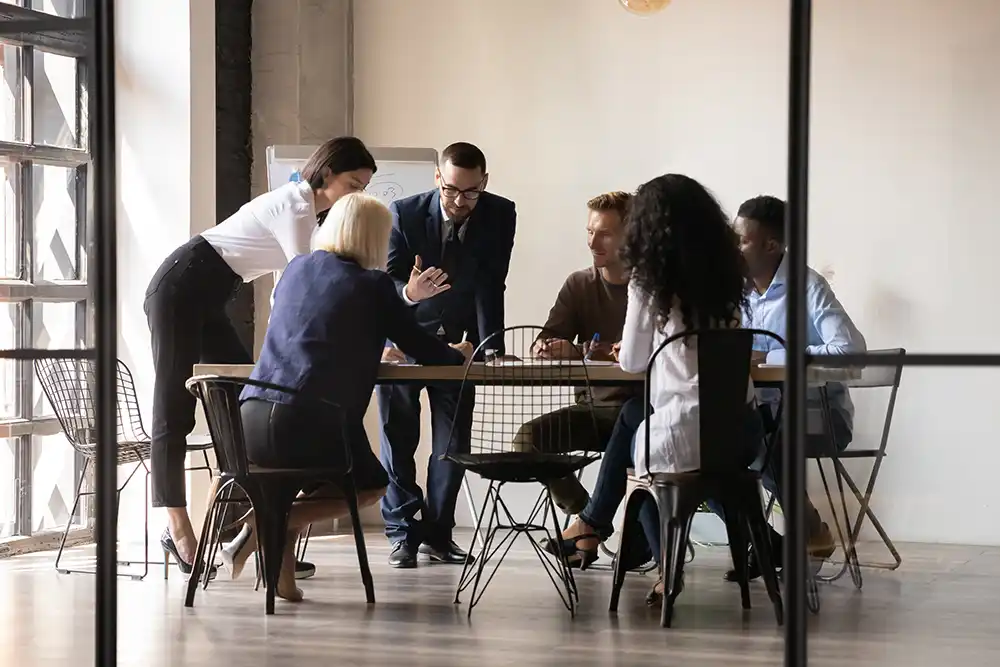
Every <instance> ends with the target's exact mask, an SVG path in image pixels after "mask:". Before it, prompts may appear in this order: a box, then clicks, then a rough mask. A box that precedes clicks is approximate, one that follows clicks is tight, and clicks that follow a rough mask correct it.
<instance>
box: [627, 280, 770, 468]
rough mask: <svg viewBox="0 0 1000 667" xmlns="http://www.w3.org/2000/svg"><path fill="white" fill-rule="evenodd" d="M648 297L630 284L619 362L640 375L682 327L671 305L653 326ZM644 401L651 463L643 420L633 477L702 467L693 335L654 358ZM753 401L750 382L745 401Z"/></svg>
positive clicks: (676, 342)
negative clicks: (646, 402) (662, 322)
mask: <svg viewBox="0 0 1000 667" xmlns="http://www.w3.org/2000/svg"><path fill="white" fill-rule="evenodd" d="M654 320H655V315H654V314H653V309H652V307H651V304H650V298H649V297H648V296H647V295H646V294H645V293H643V292H642V291H641V290H640V289H639V288H638V287H637V286H636V284H635V283H634V282H630V283H629V286H628V305H627V307H626V310H625V328H624V330H623V331H622V346H621V350H620V352H619V355H618V358H619V364H620V365H621V367H622V370H624V371H625V372H627V373H645V372H646V366H647V365H648V364H649V358H650V357H651V356H652V354H653V352H654V351H655V350H656V349H657V348H659V346H660V345H661V344H662V343H663V341H665V340H666V339H667V338H669V337H670V336H673V335H674V334H678V333H680V332H682V331H684V330H685V329H686V327H685V326H684V320H683V316H682V315H681V312H680V308H679V307H678V306H676V305H675V306H674V307H673V308H671V309H670V317H669V318H668V320H667V322H666V324H665V325H664V327H663V328H662V329H660V328H659V327H657V326H656V323H655V321H654ZM654 364H655V365H654V367H653V373H652V380H651V386H650V395H649V400H650V404H651V407H652V410H653V414H652V415H650V417H649V435H650V446H649V456H650V461H649V462H648V464H647V461H646V422H645V421H644V422H643V423H642V424H640V425H639V430H638V431H637V432H636V435H635V442H634V447H635V450H634V452H633V454H634V459H633V460H634V461H635V471H636V474H638V475H645V474H647V473H670V472H686V471H689V470H698V469H699V468H700V467H701V451H700V447H701V445H700V432H701V425H700V423H699V410H698V407H699V402H698V348H697V339H696V338H693V337H692V338H688V339H681V340H677V341H674V342H673V343H671V344H670V345H668V346H667V347H665V348H664V349H663V351H662V352H660V353H659V354H658V355H657V356H656V361H655V362H654ZM752 400H753V382H752V381H751V382H750V383H749V384H748V386H747V402H748V403H749V402H750V401H752Z"/></svg>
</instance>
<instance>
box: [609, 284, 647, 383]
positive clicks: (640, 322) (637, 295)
mask: <svg viewBox="0 0 1000 667" xmlns="http://www.w3.org/2000/svg"><path fill="white" fill-rule="evenodd" d="M653 331H654V329H653V314H652V312H651V311H650V308H649V303H648V299H647V298H646V296H645V295H644V294H643V293H642V290H640V289H639V287H638V286H637V285H636V284H635V283H634V282H630V283H629V284H628V305H627V306H626V308H625V327H624V328H623V329H622V344H621V349H620V350H619V351H618V365H619V366H621V368H622V370H623V371H625V372H626V373H645V372H646V366H647V365H648V364H649V357H650V356H651V355H652V354H653Z"/></svg>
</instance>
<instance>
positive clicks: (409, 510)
mask: <svg viewBox="0 0 1000 667" xmlns="http://www.w3.org/2000/svg"><path fill="white" fill-rule="evenodd" d="M434 180H435V182H436V184H437V188H436V189H434V190H431V191H430V192H425V193H423V194H418V195H414V196H412V197H407V198H405V199H399V200H397V201H395V202H393V203H392V206H391V207H390V208H391V210H392V216H393V226H392V235H391V237H390V239H389V263H388V267H387V270H388V273H389V275H391V276H392V277H393V279H394V280H395V281H396V285H397V287H398V289H399V294H400V296H401V297H402V298H403V300H404V301H406V303H408V304H410V305H411V306H413V308H414V310H415V314H416V317H417V321H418V322H419V323H420V324H421V326H423V327H425V328H426V329H428V330H429V331H432V332H434V333H436V334H437V335H438V336H439V337H441V338H442V339H443V340H444V341H445V342H448V343H458V342H461V341H462V340H463V339H465V340H468V341H469V342H470V343H472V344H473V345H474V346H478V345H479V343H480V342H481V341H483V340H485V339H486V338H487V337H488V336H489V335H490V334H492V333H494V332H497V331H501V330H502V329H503V328H504V291H505V289H506V280H507V270H508V267H509V266H510V253H511V249H512V248H513V246H514V226H515V220H516V213H515V211H514V202H512V201H510V200H508V199H504V198H503V197H499V196H497V195H495V194H492V193H489V192H486V184H487V182H488V181H489V174H487V172H486V157H485V156H484V155H483V152H482V151H481V150H479V149H478V148H477V147H475V146H473V145H472V144H468V143H464V142H460V143H455V144H452V145H450V146H448V147H447V148H446V149H444V151H443V152H442V153H441V158H440V160H439V163H438V168H437V170H436V172H435V175H434ZM499 338H502V337H499ZM496 347H497V349H496V350H495V352H496V354H497V355H502V354H503V353H504V350H503V341H502V340H500V341H499V342H498V344H497V346H496ZM398 355H399V353H398V351H396V350H395V349H394V348H393V347H392V346H389V347H387V348H386V353H385V355H384V356H383V359H384V360H392V359H394V358H395V357H397V356H398ZM423 388H424V387H423V386H421V385H417V384H407V385H383V386H379V387H378V389H377V395H378V409H379V416H380V419H381V422H382V428H381V450H382V451H381V458H382V465H383V466H384V467H385V469H386V471H387V472H388V473H389V487H388V490H387V491H386V494H385V497H384V498H383V499H382V518H383V519H384V520H385V532H386V536H387V537H388V538H389V542H390V543H391V544H392V552H391V553H390V555H389V564H390V565H392V566H393V567H398V568H409V567H416V565H417V554H418V553H421V554H425V555H426V556H428V557H429V558H430V560H432V561H435V562H440V563H453V564H463V563H464V562H465V560H466V558H467V554H466V553H465V552H464V551H462V550H461V549H460V548H459V547H458V545H456V544H455V542H454V540H452V530H453V528H454V527H455V505H456V502H457V500H458V494H459V492H460V490H461V484H462V474H463V471H462V469H461V468H460V467H459V466H456V465H455V464H453V463H452V462H450V461H446V460H441V456H442V455H443V454H445V453H446V452H447V451H448V446H449V441H450V440H451V438H452V421H453V420H457V421H456V422H455V424H456V427H455V433H454V438H455V442H454V445H453V446H454V448H455V449H456V450H458V451H469V448H470V440H471V436H472V409H473V398H472V397H471V396H470V397H466V398H463V399H462V401H461V402H459V387H457V386H441V385H437V386H435V385H430V386H427V387H426V389H427V398H428V400H429V402H430V406H431V436H432V446H431V456H430V459H429V461H428V466H427V496H426V499H425V498H424V496H423V493H422V491H421V489H420V487H419V486H418V485H417V481H416V472H417V471H416V465H415V462H414V455H415V453H416V450H417V444H418V443H419V441H420V390H421V389H423ZM417 512H420V519H419V520H417V519H416V515H417Z"/></svg>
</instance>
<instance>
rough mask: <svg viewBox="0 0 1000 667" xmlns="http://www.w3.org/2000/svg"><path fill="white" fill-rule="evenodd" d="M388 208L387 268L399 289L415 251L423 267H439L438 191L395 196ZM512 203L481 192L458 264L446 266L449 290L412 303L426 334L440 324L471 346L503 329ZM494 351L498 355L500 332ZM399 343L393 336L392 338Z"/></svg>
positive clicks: (450, 337)
mask: <svg viewBox="0 0 1000 667" xmlns="http://www.w3.org/2000/svg"><path fill="white" fill-rule="evenodd" d="M389 208H390V210H391V211H392V235H391V236H390V237H389V263H388V273H389V275H391V276H392V278H393V280H394V281H395V282H396V288H397V290H398V291H399V293H400V294H402V291H403V288H404V287H405V286H406V282H407V281H408V280H409V278H410V271H411V270H412V269H413V263H414V260H415V259H416V257H417V256H419V257H420V259H421V262H422V266H423V268H425V269H426V268H429V267H432V266H436V267H438V268H444V267H443V266H442V259H443V258H442V256H441V255H442V252H441V251H442V241H443V239H442V236H441V226H442V222H443V219H442V217H441V193H440V192H439V191H438V190H431V191H429V192H424V193H422V194H419V195H413V196H411V197H406V198H405V199H397V200H396V201H394V202H393V203H392V205H391V206H390V207H389ZM516 220H517V213H516V212H515V210H514V202H512V201H510V200H509V199H504V198H503V197H500V196H498V195H495V194H492V193H489V192H484V193H482V194H481V195H480V196H479V201H478V203H477V204H476V208H475V209H473V211H472V213H471V214H470V216H469V220H468V221H467V222H466V223H465V224H466V225H468V229H467V230H466V231H465V232H464V234H465V238H464V240H463V241H462V244H461V250H460V251H458V252H457V253H456V257H457V260H456V261H457V263H456V264H455V266H454V267H450V268H451V270H450V271H449V278H448V282H449V283H450V284H451V289H449V290H448V291H446V292H442V293H441V294H439V295H437V296H435V297H432V298H430V299H426V300H424V301H421V302H420V303H418V304H417V305H416V306H412V308H413V310H414V312H415V315H416V318H417V321H418V322H419V323H420V325H421V326H422V327H424V328H425V329H427V330H428V331H430V332H431V333H435V334H436V333H437V332H438V330H439V328H442V327H443V328H444V331H445V339H446V340H447V341H448V342H452V343H457V342H459V341H460V340H461V339H462V335H463V334H467V335H468V340H469V342H470V343H472V344H473V345H479V343H480V342H481V341H483V340H485V339H486V337H487V336H489V335H490V334H492V333H494V332H497V331H501V330H502V329H503V328H504V292H505V291H506V289H507V271H508V269H509V268H510V254H511V250H512V249H513V247H514V228H515V225H516ZM500 338H501V339H500V340H499V341H498V343H499V344H498V345H497V348H496V349H497V353H498V354H503V351H504V350H503V340H502V337H500ZM396 342H397V343H398V341H396Z"/></svg>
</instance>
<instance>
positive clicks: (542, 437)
mask: <svg viewBox="0 0 1000 667" xmlns="http://www.w3.org/2000/svg"><path fill="white" fill-rule="evenodd" d="M630 197H631V196H630V195H629V194H628V193H626V192H608V193H606V194H603V195H599V196H597V197H594V198H593V199H591V200H590V201H588V202H587V208H588V210H589V216H588V218H587V246H588V247H589V248H590V252H591V255H593V258H594V263H593V266H591V267H589V268H586V269H582V270H580V271H574V272H573V273H571V274H570V275H569V277H568V278H566V282H564V283H563V286H562V289H560V290H559V295H558V296H557V297H556V302H555V303H554V304H553V305H552V308H551V310H549V317H548V319H547V320H546V322H545V327H544V328H545V333H544V334H543V335H542V336H541V337H539V339H538V340H537V341H535V344H534V346H533V347H532V353H533V354H534V355H535V356H536V357H538V358H542V359H579V358H580V355H581V354H584V355H587V354H589V358H590V359H592V360H595V361H596V360H604V361H610V360H617V353H618V344H619V343H620V341H621V336H622V328H623V327H624V325H625V304H626V302H627V300H628V299H627V293H628V271H627V270H626V269H625V268H624V266H623V265H622V261H621V259H620V257H619V252H618V251H619V248H620V247H621V244H622V242H623V240H624V238H625V213H626V211H627V208H628V203H629V199H630ZM595 334H596V336H597V341H598V342H597V343H596V344H591V341H593V340H594V337H595ZM635 395H637V394H636V390H635V389H631V388H619V387H596V388H593V389H592V390H591V397H592V401H593V409H592V410H591V406H590V405H589V404H588V401H589V400H590V399H588V397H587V394H586V392H585V391H580V392H577V404H576V405H573V406H570V407H567V408H563V409H562V410H557V411H556V412H551V413H549V414H546V415H542V416H541V417H537V418H535V419H533V420H531V421H530V422H528V423H526V424H524V425H523V426H522V427H521V428H520V429H519V431H518V433H517V434H516V435H515V437H514V446H515V447H516V448H518V449H521V450H528V449H536V448H537V445H538V444H539V443H544V444H543V446H544V447H546V448H551V447H552V446H553V443H550V442H545V441H546V440H551V434H552V433H553V432H570V433H572V435H573V442H571V443H570V442H567V443H561V442H559V443H555V444H556V445H557V446H559V447H560V448H562V449H564V450H580V451H599V452H603V451H604V447H605V446H606V444H607V441H608V438H609V437H610V435H611V431H612V429H613V428H614V425H615V420H616V419H617V418H618V412H619V410H620V409H621V406H622V404H623V403H624V402H625V401H627V400H628V399H629V398H631V397H632V396H635ZM591 414H593V421H591ZM595 423H596V429H595ZM546 436H548V437H546ZM549 487H550V489H551V490H552V495H553V499H554V500H555V503H556V504H557V505H558V506H559V507H560V509H562V510H563V511H564V512H566V513H567V514H577V513H578V512H580V510H582V509H583V508H584V506H586V504H587V500H588V499H589V495H588V494H587V490H586V489H585V488H584V487H583V485H582V484H580V482H579V481H578V480H577V479H576V477H567V478H565V479H561V480H557V481H556V482H552V483H550V484H549Z"/></svg>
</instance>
